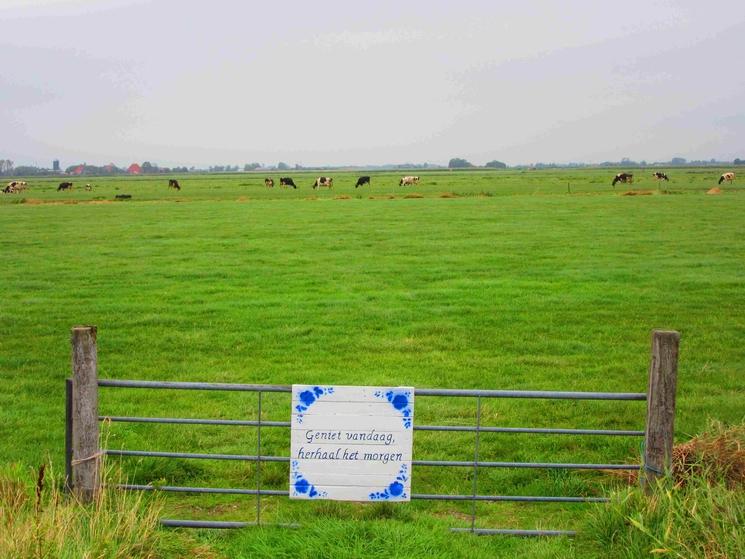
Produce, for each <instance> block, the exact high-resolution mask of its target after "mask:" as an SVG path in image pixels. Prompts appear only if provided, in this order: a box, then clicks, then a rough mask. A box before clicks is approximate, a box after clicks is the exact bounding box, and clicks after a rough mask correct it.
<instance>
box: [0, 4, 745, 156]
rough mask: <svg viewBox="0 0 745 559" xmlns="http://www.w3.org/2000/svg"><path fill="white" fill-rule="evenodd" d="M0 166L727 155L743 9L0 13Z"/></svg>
mask: <svg viewBox="0 0 745 559" xmlns="http://www.w3.org/2000/svg"><path fill="white" fill-rule="evenodd" d="M0 29H2V33H0V157H1V158H10V159H12V160H14V161H15V162H16V164H17V165H18V164H22V163H31V164H38V165H43V166H49V165H50V164H51V160H52V159H53V158H56V157H58V158H60V159H61V160H62V164H63V165H69V164H73V163H78V162H88V163H91V164H104V163H108V162H109V161H112V162H114V163H116V164H119V165H125V164H129V163H131V162H133V161H138V162H141V161H143V160H149V161H152V162H156V163H158V164H160V165H177V164H178V165H197V166H199V165H209V164H226V163H229V164H242V163H247V162H252V161H259V162H262V163H276V162H277V161H280V160H282V161H286V162H288V163H300V164H303V165H319V164H365V163H372V164H378V163H396V162H423V161H430V162H438V163H445V162H447V160H448V159H449V158H451V157H465V158H467V159H469V160H471V161H473V162H474V163H484V162H486V161H489V160H491V159H499V160H502V161H505V162H507V163H509V164H516V163H528V162H534V161H557V162H567V161H589V162H597V161H603V160H619V159H621V158H622V157H630V158H632V159H647V160H650V161H652V160H667V159H670V158H671V157H673V156H681V157H687V158H696V159H698V158H705V159H708V158H711V157H715V158H721V159H730V160H731V159H733V158H734V157H745V72H743V71H742V64H743V62H742V58H743V53H745V2H743V1H742V0H732V1H722V2H700V1H695V2H686V1H680V2H674V1H670V2H661V1H649V0H645V1H625V2H603V1H590V2H554V1H538V0H530V1H522V2H520V1H518V2H493V1H467V0H460V1H458V2H436V1H410V2H406V1H402V0H398V1H394V2H387V1H375V2H357V1H328V2H327V1H323V0H314V1H313V2H283V1H275V2H256V3H249V2H228V1H219V0H215V1H212V2H186V1H183V2H169V1H160V2H147V1H136V0H98V1H95V2H93V1H84V0H79V1H75V2H71V1H64V0H46V1H44V0H30V1H21V0H0Z"/></svg>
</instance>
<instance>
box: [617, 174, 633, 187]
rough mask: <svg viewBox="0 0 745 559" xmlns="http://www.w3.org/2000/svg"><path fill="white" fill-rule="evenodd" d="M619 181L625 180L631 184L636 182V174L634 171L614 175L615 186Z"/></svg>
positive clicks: (624, 181)
mask: <svg viewBox="0 0 745 559" xmlns="http://www.w3.org/2000/svg"><path fill="white" fill-rule="evenodd" d="M617 182H623V183H628V184H631V183H633V182H634V175H633V174H632V173H618V174H617V175H616V176H615V177H613V187H614V188H615V186H616V183H617Z"/></svg>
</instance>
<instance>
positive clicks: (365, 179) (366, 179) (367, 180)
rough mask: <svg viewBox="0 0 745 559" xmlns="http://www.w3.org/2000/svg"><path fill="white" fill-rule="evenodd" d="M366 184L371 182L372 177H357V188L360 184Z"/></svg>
mask: <svg viewBox="0 0 745 559" xmlns="http://www.w3.org/2000/svg"><path fill="white" fill-rule="evenodd" d="M366 184H370V177H360V178H358V179H357V184H355V185H354V187H355V188H357V187H358V186H364V185H366Z"/></svg>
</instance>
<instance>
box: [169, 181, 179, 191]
mask: <svg viewBox="0 0 745 559" xmlns="http://www.w3.org/2000/svg"><path fill="white" fill-rule="evenodd" d="M168 188H175V189H176V190H181V185H180V184H179V183H178V181H177V180H176V179H168Z"/></svg>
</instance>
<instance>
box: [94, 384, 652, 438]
mask: <svg viewBox="0 0 745 559" xmlns="http://www.w3.org/2000/svg"><path fill="white" fill-rule="evenodd" d="M259 394H261V393H259ZM98 419H99V420H100V421H111V422H112V423H120V422H121V423H176V424H185V425H242V426H245V427H258V426H259V421H256V420H251V419H197V418H194V419H191V418H184V417H130V416H123V415H99V416H98ZM261 426H262V427H289V426H290V422H289V421H261ZM643 433H644V432H643V431H642V434H643Z"/></svg>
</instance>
